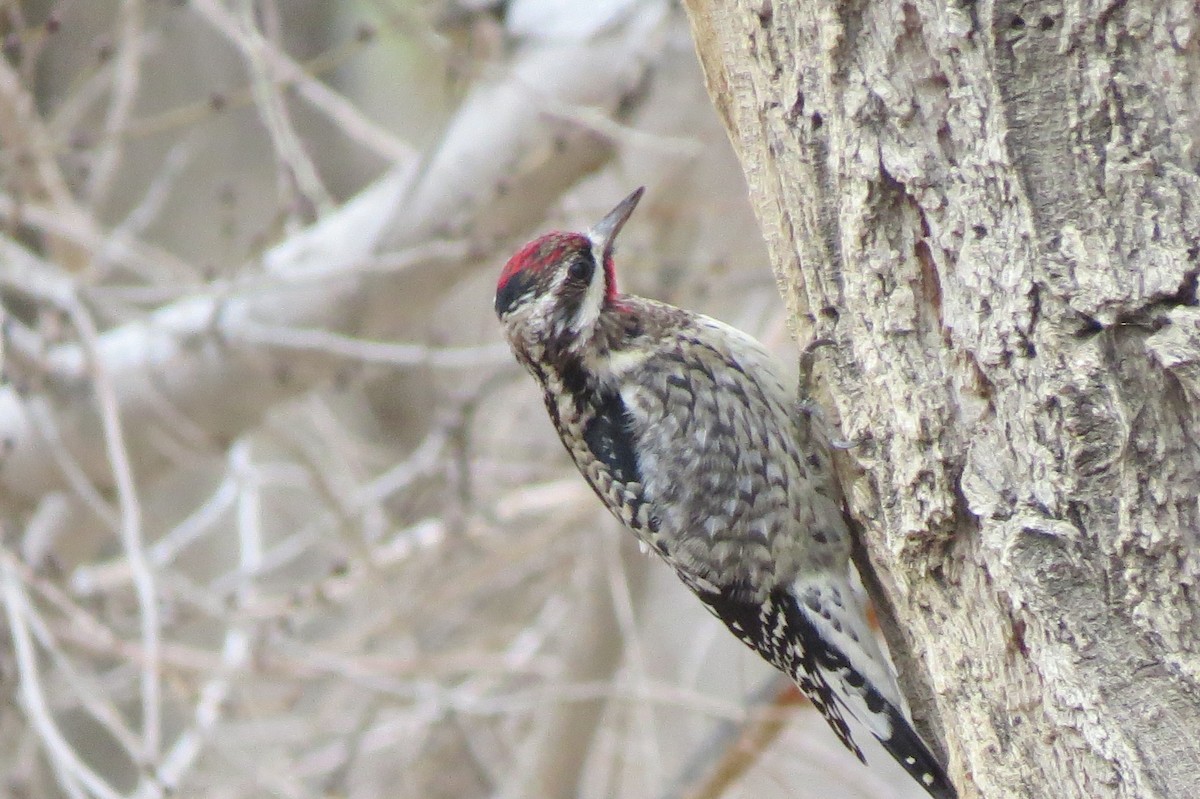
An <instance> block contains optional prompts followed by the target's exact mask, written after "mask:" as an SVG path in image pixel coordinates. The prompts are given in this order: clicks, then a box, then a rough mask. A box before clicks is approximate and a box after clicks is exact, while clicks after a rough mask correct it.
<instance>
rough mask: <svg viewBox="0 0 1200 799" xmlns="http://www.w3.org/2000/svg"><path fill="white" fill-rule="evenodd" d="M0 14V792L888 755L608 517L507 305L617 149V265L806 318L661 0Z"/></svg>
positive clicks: (608, 175) (582, 211) (582, 777)
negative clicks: (744, 643) (638, 191)
mask: <svg viewBox="0 0 1200 799" xmlns="http://www.w3.org/2000/svg"><path fill="white" fill-rule="evenodd" d="M0 36H2V39H3V57H2V58H0V144H2V150H0V225H2V226H3V230H2V232H0V247H2V248H3V249H2V251H0V301H2V303H3V313H4V315H5V323H4V324H5V327H4V344H5V358H6V361H5V367H4V369H5V371H4V377H5V379H4V383H3V385H0V437H2V439H3V448H4V456H3V461H2V462H0V514H2V516H0V519H2V524H3V528H2V529H3V533H2V539H0V540H2V548H0V599H2V600H3V614H2V615H0V631H2V637H0V794H3V795H5V796H12V797H26V798H28V799H43V798H46V797H100V798H101V799H110V798H111V797H127V796H128V797H135V796H136V797H161V796H166V795H179V796H197V797H200V796H203V797H213V798H214V799H223V798H224V797H229V798H230V799H234V798H236V797H266V796H278V797H354V798H355V799H375V798H376V797H388V798H389V799H401V798H402V797H421V798H422V799H430V798H432V797H447V798H450V797H455V798H457V797H498V798H501V797H502V798H505V799H516V798H517V797H540V796H546V797H556V796H580V797H701V796H711V797H715V796H725V797H751V796H753V797H775V796H779V797H784V796H786V797H809V796H811V797H892V796H899V795H901V793H903V794H904V795H912V793H911V792H912V790H913V788H912V786H911V785H910V784H909V783H908V781H907V780H906V779H905V778H904V777H903V775H901V774H900V773H899V772H898V770H897V769H895V768H894V767H892V766H891V765H890V764H888V763H887V762H886V761H887V759H886V757H881V756H879V755H878V754H877V753H876V754H875V757H874V758H873V763H877V764H880V765H879V766H878V767H877V768H875V769H874V770H873V771H868V770H867V769H865V768H862V767H860V766H858V765H857V763H856V762H855V761H854V760H853V759H852V758H851V757H850V755H849V754H848V753H846V752H844V751H843V750H841V749H840V747H839V745H838V744H837V742H836V741H835V740H834V738H833V736H832V735H830V734H829V733H828V732H827V731H826V729H825V727H824V724H823V722H821V720H820V719H819V718H817V717H816V716H815V714H814V713H813V711H812V709H811V708H810V707H808V706H807V705H804V704H803V703H794V702H788V701H779V699H778V697H779V695H780V694H781V691H782V694H783V695H784V696H785V697H786V693H787V692H786V690H783V688H782V686H781V683H780V681H779V680H778V679H777V678H776V677H774V676H773V672H771V670H770V669H768V668H767V667H766V666H764V665H763V664H762V663H761V662H760V661H759V660H758V659H757V657H756V656H754V655H752V654H751V653H749V652H748V651H745V650H744V649H743V648H742V647H741V645H740V644H738V643H737V642H736V641H735V640H734V639H733V638H732V637H731V636H730V635H728V633H726V632H725V630H724V629H723V628H722V627H721V626H720V625H719V624H718V623H717V622H716V621H714V620H713V619H711V618H709V617H708V615H707V614H706V613H705V612H704V611H703V610H702V609H701V607H700V605H699V603H697V602H696V601H695V600H694V599H693V598H692V597H691V596H690V595H688V594H687V592H686V591H685V590H684V589H683V588H682V587H681V586H680V585H679V584H678V583H677V581H676V579H675V578H674V576H673V575H672V574H670V573H669V572H668V571H667V570H666V569H665V568H664V567H663V566H662V565H661V564H659V563H658V562H657V561H655V560H652V559H650V558H648V557H645V556H643V555H642V554H640V553H639V552H638V551H637V548H636V546H634V544H633V542H632V539H631V537H630V536H629V535H627V534H624V533H623V532H622V531H621V530H619V529H618V526H617V525H616V523H615V522H614V521H613V520H612V519H610V518H608V517H607V515H606V514H605V513H604V512H603V510H602V509H601V507H600V505H599V503H598V502H597V501H596V499H595V498H594V497H593V496H592V495H591V494H590V492H589V490H588V489H587V487H586V486H585V484H584V483H583V481H582V480H581V479H580V478H579V477H578V476H577V475H576V474H575V473H574V471H573V469H572V468H571V466H570V465H569V463H568V461H567V458H566V455H565V453H564V452H563V450H562V448H561V446H560V444H559V443H558V441H557V439H556V438H555V435H554V433H553V430H552V428H551V426H550V424H549V422H548V420H547V418H546V417H545V414H544V412H543V410H542V407H541V398H540V396H539V395H538V392H537V390H536V388H535V386H534V384H533V382H532V381H531V380H530V379H529V378H528V377H527V376H526V375H525V374H523V373H522V372H520V371H519V369H518V367H517V366H516V364H515V363H514V362H513V361H512V359H511V356H510V355H509V353H508V351H507V349H506V348H505V346H504V344H503V342H502V340H501V337H500V334H499V328H498V324H497V323H496V320H495V317H494V315H493V312H492V292H493V286H494V280H495V277H496V275H497V274H498V272H499V270H500V268H501V266H502V265H503V263H504V261H505V260H506V258H507V256H508V254H509V253H510V252H511V251H513V250H514V249H515V247H516V246H518V245H519V244H520V243H521V242H522V241H523V240H525V239H527V238H529V237H530V236H532V235H534V234H536V233H538V232H543V231H545V230H547V229H550V228H556V227H557V228H579V229H581V228H584V227H586V226H587V225H589V224H590V223H591V222H593V221H595V220H597V219H598V218H600V216H602V215H603V214H604V213H605V212H606V211H607V210H608V209H609V208H610V207H611V206H612V205H613V204H614V203H615V202H617V201H618V200H619V199H621V198H622V197H623V196H625V194H626V193H627V192H628V191H629V190H631V189H632V188H634V187H636V186H639V185H645V186H647V189H648V190H647V195H646V198H645V199H644V200H643V202H642V204H641V206H640V207H639V209H638V211H637V213H636V215H635V216H634V218H633V220H632V222H631V223H630V224H629V225H628V226H627V227H626V229H625V232H624V233H623V236H622V239H621V250H620V253H619V256H618V268H619V270H620V277H621V280H622V281H623V285H624V288H625V289H626V290H629V291H633V292H636V293H641V294H646V295H649V296H652V297H655V298H658V299H662V300H666V301H669V302H672V303H675V304H678V305H683V306H686V307H689V308H694V309H697V310H701V311H704V312H706V313H709V314H712V315H715V316H718V317H720V318H722V319H724V320H726V321H728V322H730V323H733V324H735V325H737V326H739V327H742V328H744V329H746V330H748V331H750V332H752V333H754V334H756V335H758V336H759V337H760V338H762V339H763V340H764V341H765V342H766V343H767V344H768V346H770V347H771V348H773V349H775V350H776V351H778V352H779V353H780V355H781V357H782V358H783V359H784V361H785V362H788V363H790V362H792V361H794V360H795V358H794V353H795V351H796V348H795V345H794V343H793V340H792V338H791V336H790V335H789V332H788V329H787V324H786V317H785V314H784V310H783V307H782V303H781V301H780V299H779V296H778V293H777V291H776V288H775V285H774V282H773V280H772V277H771V272H770V269H769V265H768V260H767V255H766V253H765V251H764V248H763V245H762V241H761V236H760V234H759V231H758V229H757V227H756V224H755V221H754V218H753V216H752V214H751V212H750V209H749V205H748V202H747V200H746V190H745V184H744V179H743V176H742V174H741V172H740V169H739V167H738V164H737V162H736V160H735V159H734V157H733V155H732V152H731V149H730V147H729V144H728V142H727V140H726V138H725V134H724V130H723V128H722V126H721V124H720V121H719V120H718V118H717V116H716V113H715V112H714V110H713V108H712V106H711V105H710V103H709V100H708V97H707V95H706V93H705V90H704V85H703V78H702V75H701V73H700V70H699V68H698V65H697V63H696V58H695V55H694V52H693V49H692V44H691V41H690V39H689V32H688V26H687V20H686V19H685V17H684V15H683V13H682V11H681V10H680V9H679V8H677V7H676V6H675V5H674V4H672V3H667V2H658V1H657V0H642V1H639V0H595V2H586V3H584V2H574V1H573V0H527V1H525V2H522V1H521V0H513V2H497V1H494V0H457V2H454V1H452V0H425V1H424V2H401V0H357V1H354V2H350V1H347V0H338V1H336V2H335V1H334V0H324V1H321V0H191V1H190V2H180V1H174V0H122V1H118V0H60V1H57V2H51V1H50V0H35V1H28V0H27V1H25V2H14V1H13V0H7V1H6V2H5V1H3V0H0ZM777 728H779V733H778V734H775V733H776V729H777ZM742 755H745V756H746V757H745V759H746V761H747V762H749V763H750V764H751V765H750V766H749V768H746V769H742V768H740V767H739V766H738V765H737V761H738V757H739V756H742ZM728 774H734V775H736V777H735V778H734V779H732V780H731V782H732V784H731V785H729V786H725V785H724V783H725V782H726V781H730V780H728V779H727V775H728ZM917 794H918V795H919V791H917Z"/></svg>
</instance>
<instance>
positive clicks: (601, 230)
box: [588, 186, 646, 259]
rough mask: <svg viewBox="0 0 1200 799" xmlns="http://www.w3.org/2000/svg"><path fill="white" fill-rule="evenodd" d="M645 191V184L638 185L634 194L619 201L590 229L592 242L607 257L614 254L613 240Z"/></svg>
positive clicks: (589, 235) (589, 233) (589, 236)
mask: <svg viewBox="0 0 1200 799" xmlns="http://www.w3.org/2000/svg"><path fill="white" fill-rule="evenodd" d="M645 191H646V187H645V186H638V187H637V188H636V189H634V191H633V193H632V194H630V195H629V196H628V197H626V198H625V199H624V200H621V202H619V203H617V207H616V208H614V209H612V210H611V211H609V212H608V214H607V215H605V217H604V218H603V219H601V220H600V221H599V222H597V223H596V224H595V225H593V226H592V229H591V230H589V231H588V238H590V239H591V240H592V244H593V245H594V246H595V247H596V249H597V250H599V251H600V252H601V253H602V254H603V257H604V258H605V259H607V258H608V256H609V255H611V254H612V248H613V242H614V241H616V238H617V234H618V233H620V232H621V228H622V227H624V226H625V220H627V219H629V217H630V215H632V214H633V209H634V208H636V207H637V204H638V200H640V199H642V194H643V193H644V192H645Z"/></svg>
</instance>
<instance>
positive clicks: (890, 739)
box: [789, 574, 958, 799]
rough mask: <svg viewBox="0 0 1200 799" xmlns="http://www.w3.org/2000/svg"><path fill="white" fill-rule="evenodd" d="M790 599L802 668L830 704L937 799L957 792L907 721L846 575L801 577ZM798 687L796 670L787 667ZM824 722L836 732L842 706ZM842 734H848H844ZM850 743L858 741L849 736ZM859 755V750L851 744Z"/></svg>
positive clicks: (885, 661) (841, 725)
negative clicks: (801, 644)
mask: <svg viewBox="0 0 1200 799" xmlns="http://www.w3.org/2000/svg"><path fill="white" fill-rule="evenodd" d="M789 593H791V594H792V596H793V597H794V599H795V604H794V606H793V607H794V620H792V621H791V622H790V625H789V626H792V627H794V628H795V630H796V632H797V633H798V637H799V638H800V639H801V640H805V641H806V642H807V643H806V644H805V647H804V648H805V650H806V651H807V653H808V654H809V656H810V657H809V658H808V664H807V665H808V666H809V668H812V669H813V671H814V672H815V673H813V674H810V675H806V677H805V679H806V680H807V681H808V682H810V683H817V684H818V685H819V688H818V691H817V692H818V693H821V694H824V696H825V697H826V699H825V702H826V704H836V705H838V706H840V708H839V709H840V710H844V711H845V713H847V714H849V715H850V716H851V717H853V718H854V719H855V720H856V721H858V722H859V723H861V724H862V725H863V726H865V727H866V728H867V729H868V730H869V731H870V732H871V734H872V735H873V736H874V737H875V738H876V739H878V741H879V742H880V743H881V744H882V745H883V748H884V749H886V750H887V751H888V754H890V755H891V756H892V757H893V758H895V759H896V762H897V763H899V764H900V765H901V766H902V767H903V768H904V770H905V771H907V772H908V773H909V775H911V776H912V778H913V779H914V780H916V782H917V783H918V784H920V785H921V786H922V787H923V788H924V789H925V790H926V791H927V792H928V793H929V795H930V796H933V797H935V799H955V797H957V796H958V793H957V792H956V791H955V789H954V786H953V784H952V783H951V782H950V778H949V777H948V776H947V774H946V770H945V768H944V767H943V766H942V764H941V762H940V761H939V760H938V758H937V756H936V755H934V754H933V752H932V750H931V749H930V748H929V746H928V744H926V743H925V741H924V740H923V739H922V738H921V736H920V735H919V734H918V733H917V731H916V729H914V728H913V725H912V722H911V721H910V720H909V718H908V715H907V713H906V712H905V711H906V705H905V702H904V699H903V696H902V694H901V693H900V688H899V685H898V684H897V683H896V677H895V673H894V671H893V670H892V665H891V662H890V661H889V660H888V658H887V656H886V655H885V654H883V652H882V651H881V650H880V648H879V644H878V643H877V641H876V639H875V635H874V633H872V631H871V629H870V628H869V627H868V626H867V621H866V615H865V614H864V613H863V611H862V606H861V604H860V603H859V600H858V596H857V593H856V592H855V591H854V589H853V588H852V587H851V585H850V582H849V580H848V579H846V578H844V577H840V576H830V575H828V574H825V575H819V576H816V577H810V578H800V579H799V580H797V581H796V582H795V583H793V584H792V586H790V590H789ZM793 676H794V677H796V680H797V682H798V683H800V684H801V688H804V685H803V683H802V682H801V677H800V676H798V675H795V674H793ZM825 717H826V719H827V720H828V721H829V723H830V726H832V727H833V728H834V731H835V732H837V733H838V735H839V737H842V730H843V729H844V727H845V721H844V719H843V718H842V714H841V713H831V712H829V711H826V712H825ZM843 742H846V738H845V737H843ZM847 746H849V747H850V748H851V751H855V750H856V749H857V747H854V746H853V745H852V744H850V743H847ZM856 754H858V756H859V758H860V759H861V758H862V753H861V752H860V751H856Z"/></svg>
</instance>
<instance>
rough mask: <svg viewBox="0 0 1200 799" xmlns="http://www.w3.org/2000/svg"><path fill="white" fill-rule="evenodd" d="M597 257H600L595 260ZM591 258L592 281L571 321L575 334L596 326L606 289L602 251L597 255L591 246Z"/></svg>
mask: <svg viewBox="0 0 1200 799" xmlns="http://www.w3.org/2000/svg"><path fill="white" fill-rule="evenodd" d="M597 255H599V256H600V257H599V258H597V257H596V256H597ZM592 257H593V258H595V260H596V268H595V269H594V270H592V279H591V282H589V283H588V287H587V293H586V294H584V295H583V301H582V302H580V303H579V310H578V311H576V312H575V318H574V319H572V320H571V329H572V330H574V331H575V332H576V333H581V332H583V331H584V330H585V329H587V328H589V327H591V326H592V325H594V324H596V320H597V319H599V318H600V309H601V308H602V307H603V306H604V294H605V291H606V289H607V287H606V286H605V285H604V283H605V276H604V262H603V260H602V259H603V257H604V256H603V252H602V251H601V252H599V253H597V247H596V246H595V245H593V246H592Z"/></svg>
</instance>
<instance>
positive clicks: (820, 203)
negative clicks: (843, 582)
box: [686, 0, 1200, 799]
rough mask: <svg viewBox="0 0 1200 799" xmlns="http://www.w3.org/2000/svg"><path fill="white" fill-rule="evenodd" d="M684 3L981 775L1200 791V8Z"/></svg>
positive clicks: (931, 659)
mask: <svg viewBox="0 0 1200 799" xmlns="http://www.w3.org/2000/svg"><path fill="white" fill-rule="evenodd" d="M686 5H687V6H688V9H689V14H690V17H691V21H692V25H693V29H694V33H695V37H696V41H697V47H698V50H699V52H700V56H701V60H702V62H703V64H704V67H705V72H706V75H707V80H708V84H709V89H710V93H711V94H712V97H713V99H714V101H715V103H716V105H717V107H718V109H719V110H720V112H721V114H722V115H723V117H724V120H725V123H726V125H727V127H728V129H729V132H730V137H731V139H732V141H733V143H734V146H735V148H736V149H737V151H738V153H739V157H740V158H741V160H742V163H743V166H744V168H745V171H746V174H747V176H748V177H749V181H750V184H751V192H752V195H753V202H754V204H755V206H756V208H757V212H758V214H759V217H760V220H761V223H762V226H763V229H764V231H765V233H766V238H767V241H768V244H769V246H770V248H771V253H772V259H773V263H774V268H775V270H776V273H777V275H778V277H779V280H780V282H781V284H782V286H783V287H784V290H785V294H786V296H787V299H788V301H789V303H790V309H791V311H792V313H793V316H794V318H795V319H796V320H797V327H798V328H799V331H798V332H799V333H800V335H801V337H802V338H803V337H806V336H808V335H817V336H825V337H829V338H831V339H833V340H834V342H835V346H833V347H826V348H824V349H822V350H821V352H820V357H821V358H822V359H824V360H825V361H826V363H825V364H824V365H823V366H824V372H823V375H824V377H825V378H826V380H825V388H826V390H827V393H828V397H827V399H828V401H829V402H830V403H831V404H832V408H831V410H834V411H836V414H837V415H838V417H839V418H840V423H841V425H842V431H843V434H844V435H845V437H847V438H848V439H850V440H852V441H855V442H857V446H856V447H855V448H853V449H852V450H850V451H849V453H848V459H849V460H851V461H854V462H855V464H854V466H855V467H856V468H855V469H854V470H853V471H851V470H850V469H849V468H848V469H847V482H846V488H847V495H848V500H849V504H850V506H851V512H852V513H853V514H854V516H855V517H856V518H857V519H858V521H859V522H861V526H862V529H863V533H864V537H865V541H866V548H867V549H868V551H869V556H870V560H871V562H872V563H873V564H874V566H875V569H876V571H877V574H878V576H879V578H880V582H881V584H882V591H883V594H884V600H885V601H884V604H885V605H890V606H891V607H892V610H893V612H894V614H895V617H896V619H897V621H898V624H897V627H898V629H899V630H901V631H902V633H901V635H900V636H899V638H898V640H897V641H895V642H894V645H893V650H896V649H897V648H899V649H901V650H902V651H901V652H900V653H899V657H898V661H899V662H900V664H901V666H902V670H903V671H904V675H903V678H904V679H905V681H906V683H907V685H908V687H909V691H910V695H911V696H912V697H913V700H914V710H915V711H916V714H917V716H918V719H922V718H924V719H926V720H927V721H929V722H930V725H929V726H930V729H932V730H933V731H934V732H935V734H936V737H939V738H940V739H941V740H942V742H943V743H944V744H945V745H946V747H947V749H948V751H949V753H950V758H951V762H952V772H953V774H954V775H955V776H956V779H957V781H958V782H959V784H960V786H961V789H962V792H963V795H964V796H984V797H1014V796H1029V797H1035V796H1036V797H1043V796H1055V797H1087V798H1088V799H1096V798H1097V797H1139V798H1140V797H1188V796H1195V795H1197V794H1196V791H1197V789H1198V786H1200V690H1198V685H1197V683H1198V681H1200V658H1198V657H1197V654H1198V648H1200V644H1198V641H1197V629H1198V628H1197V623H1198V621H1200V601H1198V600H1197V594H1196V582H1197V576H1198V575H1200V567H1198V564H1200V559H1198V556H1197V551H1198V547H1197V544H1198V543H1200V542H1198V539H1200V509H1198V502H1197V494H1198V492H1200V451H1198V448H1197V443H1196V442H1197V439H1198V438H1200V424H1198V423H1197V422H1198V419H1197V416H1198V415H1200V308H1197V307H1196V306H1197V296H1196V287H1197V275H1198V274H1200V266H1198V263H1200V258H1198V253H1200V213H1198V210H1200V179H1198V178H1197V167H1198V165H1200V150H1198V149H1197V144H1196V141H1197V135H1198V134H1200V41H1198V38H1200V30H1198V15H1197V13H1196V6H1195V4H1194V3H1192V2H1184V1H1183V0H1177V1H1176V2H1151V1H1150V0H1129V1H1128V2H1120V3H1119V2H1110V3H1081V2H1068V3H1065V4H1060V3H1048V2H1001V1H999V0H997V1H995V2H983V3H961V4H954V3H950V4H947V3H942V2H922V1H920V0H908V1H907V2H898V1H896V0H879V2H841V0H836V1H835V0H825V2H812V0H774V2H772V0H738V1H737V2H714V1H713V0H688V2H687V4H686ZM893 637H895V636H893Z"/></svg>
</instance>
